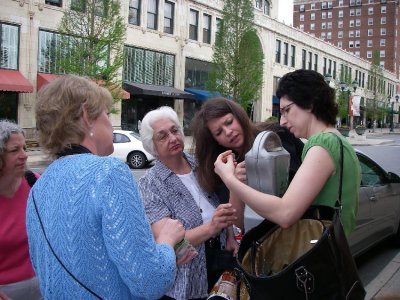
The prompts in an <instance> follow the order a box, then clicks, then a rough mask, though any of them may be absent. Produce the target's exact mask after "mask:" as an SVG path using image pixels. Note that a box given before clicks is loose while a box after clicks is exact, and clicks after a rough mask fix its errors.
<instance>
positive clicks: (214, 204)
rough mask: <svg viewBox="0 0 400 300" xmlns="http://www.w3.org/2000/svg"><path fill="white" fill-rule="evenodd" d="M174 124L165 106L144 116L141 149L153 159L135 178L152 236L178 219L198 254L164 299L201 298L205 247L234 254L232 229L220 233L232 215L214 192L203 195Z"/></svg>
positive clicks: (204, 281) (181, 270) (204, 294)
mask: <svg viewBox="0 0 400 300" xmlns="http://www.w3.org/2000/svg"><path fill="white" fill-rule="evenodd" d="M179 124H180V123H179V120H178V117H177V115H176V113H175V111H174V110H173V109H172V108H170V107H160V108H159V109H156V110H153V111H151V112H149V113H148V114H147V115H146V116H145V117H144V118H143V120H142V124H141V132H140V133H141V136H142V141H143V146H144V148H145V149H146V151H148V152H149V153H151V154H152V155H154V156H155V157H157V161H156V163H155V165H154V167H152V168H151V169H149V170H148V171H147V172H146V174H145V176H144V177H142V178H141V179H140V181H139V188H140V190H141V192H142V196H143V201H144V204H145V210H146V215H147V217H148V219H149V221H150V224H151V228H152V231H153V234H154V236H155V237H157V235H158V234H159V231H160V228H162V225H163V223H164V222H165V220H166V219H168V218H172V219H178V220H179V221H180V222H182V224H183V226H184V227H185V229H186V234H185V238H186V239H187V240H188V241H189V242H190V243H191V244H192V245H193V246H194V247H195V248H196V250H197V252H198V256H197V257H195V258H194V259H193V260H192V261H191V262H190V263H187V264H184V265H181V266H179V267H178V271H177V276H176V279H175V283H174V285H173V287H172V289H171V290H169V291H168V292H167V293H166V295H165V296H164V297H163V299H171V298H172V299H182V300H186V299H202V298H206V297H207V294H208V289H207V286H208V284H207V270H206V255H205V243H209V244H213V245H212V246H213V247H226V248H227V249H228V250H235V248H237V243H236V241H235V240H234V237H233V232H232V230H231V228H229V230H224V229H225V228H227V227H230V226H231V225H232V223H233V221H234V220H235V218H236V217H235V210H234V209H233V208H232V205H231V204H229V203H228V204H219V201H218V198H217V196H216V195H215V194H214V193H206V192H205V191H204V190H203V189H202V188H201V187H200V186H199V184H198V182H197V179H196V173H195V172H196V165H195V162H194V160H193V158H192V157H191V156H190V155H188V154H187V153H184V152H183V150H184V141H183V137H184V136H183V132H182V128H181V126H180V125H179ZM226 232H228V234H227V235H226V234H225V233H226ZM221 233H222V234H221ZM226 237H228V238H226ZM209 288H212V287H209Z"/></svg>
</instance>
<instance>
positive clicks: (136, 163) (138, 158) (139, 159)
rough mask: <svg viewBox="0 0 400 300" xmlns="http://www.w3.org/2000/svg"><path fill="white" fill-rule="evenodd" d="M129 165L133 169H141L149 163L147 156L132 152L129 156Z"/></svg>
mask: <svg viewBox="0 0 400 300" xmlns="http://www.w3.org/2000/svg"><path fill="white" fill-rule="evenodd" d="M127 161H128V165H129V166H130V167H131V168H132V169H141V168H144V166H145V165H146V163H147V159H146V156H145V155H144V154H143V153H142V152H132V153H130V154H129V155H128V159H127Z"/></svg>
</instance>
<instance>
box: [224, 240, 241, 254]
mask: <svg viewBox="0 0 400 300" xmlns="http://www.w3.org/2000/svg"><path fill="white" fill-rule="evenodd" d="M225 249H226V250H228V251H233V256H237V253H238V251H239V243H238V242H237V241H236V239H235V237H234V236H233V235H228V236H227V238H226V245H225Z"/></svg>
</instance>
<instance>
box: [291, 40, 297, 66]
mask: <svg viewBox="0 0 400 300" xmlns="http://www.w3.org/2000/svg"><path fill="white" fill-rule="evenodd" d="M290 48H291V52H290V55H291V56H290V66H291V67H293V68H294V67H295V65H296V46H294V45H291V46H290Z"/></svg>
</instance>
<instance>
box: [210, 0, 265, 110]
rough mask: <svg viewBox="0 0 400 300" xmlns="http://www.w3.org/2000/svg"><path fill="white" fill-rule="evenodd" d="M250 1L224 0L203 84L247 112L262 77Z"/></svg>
mask: <svg viewBox="0 0 400 300" xmlns="http://www.w3.org/2000/svg"><path fill="white" fill-rule="evenodd" d="M253 19H254V14H253V4H252V1H251V0H230V1H224V8H223V11H222V20H221V23H220V25H219V28H218V32H217V35H216V41H215V51H214V55H213V63H212V69H211V72H210V76H209V80H208V82H207V87H208V89H210V90H213V91H218V92H220V93H221V94H222V95H224V96H229V97H232V98H233V99H234V100H235V101H237V102H238V103H240V105H241V106H242V107H243V108H244V109H246V110H247V111H248V110H249V108H250V107H251V104H252V102H254V101H257V100H258V98H259V94H260V89H261V86H262V80H263V58H264V57H263V52H262V48H261V44H260V40H259V38H258V36H257V33H256V29H255V26H254V24H253Z"/></svg>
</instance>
